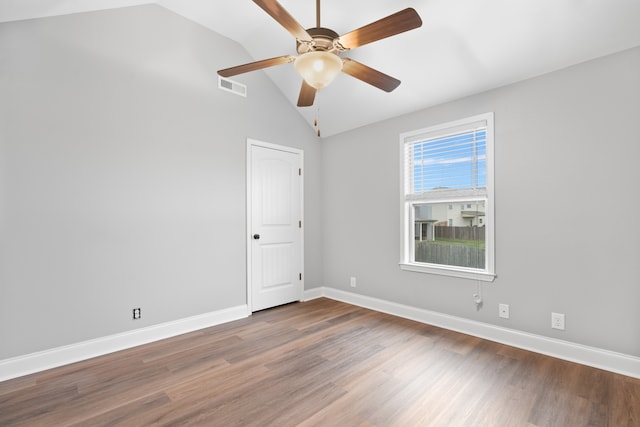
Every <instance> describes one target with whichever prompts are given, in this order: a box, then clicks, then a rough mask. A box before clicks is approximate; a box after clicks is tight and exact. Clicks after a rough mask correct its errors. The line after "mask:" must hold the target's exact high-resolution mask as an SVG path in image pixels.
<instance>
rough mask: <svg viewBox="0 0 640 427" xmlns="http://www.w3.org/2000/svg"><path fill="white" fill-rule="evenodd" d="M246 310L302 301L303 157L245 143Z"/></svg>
mask: <svg viewBox="0 0 640 427" xmlns="http://www.w3.org/2000/svg"><path fill="white" fill-rule="evenodd" d="M248 149H249V150H250V151H249V162H248V163H249V177H248V184H249V186H248V193H249V194H248V205H249V206H250V208H249V212H248V215H249V227H248V232H249V236H250V240H249V242H250V243H249V254H248V258H249V259H250V266H249V268H250V272H249V275H248V276H249V289H248V292H250V298H249V299H250V308H251V311H257V310H262V309H265V308H269V307H273V306H276V305H281V304H285V303H288V302H292V301H298V300H300V299H301V297H302V289H303V282H302V228H301V221H302V176H301V173H300V171H301V168H302V153H301V152H297V150H295V151H289V150H292V149H288V148H285V147H276V146H271V145H270V144H267V145H266V146H265V145H257V144H251V143H250V145H249V147H248Z"/></svg>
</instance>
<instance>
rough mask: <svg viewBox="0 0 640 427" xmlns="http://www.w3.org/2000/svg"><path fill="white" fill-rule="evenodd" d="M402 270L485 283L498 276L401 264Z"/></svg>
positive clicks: (462, 269)
mask: <svg viewBox="0 0 640 427" xmlns="http://www.w3.org/2000/svg"><path fill="white" fill-rule="evenodd" d="M400 269H401V270H406V271H415V272H418V273H428V274H438V275H441V276H450V277H460V278H463V279H471V280H481V281H483V282H493V280H494V279H495V278H496V275H495V274H493V273H487V272H485V271H478V270H472V269H465V268H456V269H453V268H445V267H435V266H430V265H429V266H427V265H423V264H410V263H400Z"/></svg>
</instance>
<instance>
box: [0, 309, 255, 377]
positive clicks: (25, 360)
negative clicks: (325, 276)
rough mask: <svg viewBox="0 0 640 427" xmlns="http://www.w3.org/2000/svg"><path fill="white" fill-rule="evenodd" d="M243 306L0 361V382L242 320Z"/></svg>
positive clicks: (247, 311)
mask: <svg viewBox="0 0 640 427" xmlns="http://www.w3.org/2000/svg"><path fill="white" fill-rule="evenodd" d="M249 314H250V313H249V309H248V307H247V306H246V305H239V306H237V307H230V308H227V309H224V310H219V311H213V312H210V313H205V314H201V315H198V316H192V317H187V318H185V319H180V320H176V321H173V322H167V323H161V324H159V325H153V326H149V327H146V328H141V329H135V330H132V331H127V332H123V333H120V334H115V335H109V336H106V337H101V338H96V339H93V340H89V341H83V342H79V343H76V344H71V345H66V346H63V347H57V348H53V349H50V350H45V351H40V352H37V353H31V354H27V355H24V356H18V357H14V358H11V359H5V360H0V381H5V380H9V379H11V378H17V377H21V376H23V375H28V374H32V373H34V372H40V371H44V370H47V369H51V368H56V367H58V366H63V365H68V364H70V363H75V362H79V361H82V360H87V359H90V358H92V357H97V356H102V355H105V354H109V353H113V352H115V351H120V350H124V349H127V348H131V347H136V346H138V345H142V344H148V343H150V342H154V341H158V340H161V339H165V338H171V337H174V336H176V335H181V334H186V333H188V332H193V331H197V330H199V329H204V328H208V327H210V326H215V325H219V324H221V323H226V322H230V321H232V320H238V319H242V318H245V317H247V316H248V315H249Z"/></svg>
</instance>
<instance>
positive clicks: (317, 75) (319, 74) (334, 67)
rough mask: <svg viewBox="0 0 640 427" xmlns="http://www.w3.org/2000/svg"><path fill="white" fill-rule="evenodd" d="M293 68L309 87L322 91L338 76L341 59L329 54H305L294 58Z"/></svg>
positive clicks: (323, 52) (322, 52) (317, 52)
mask: <svg viewBox="0 0 640 427" xmlns="http://www.w3.org/2000/svg"><path fill="white" fill-rule="evenodd" d="M294 66H295V67H296V70H297V71H298V73H299V74H300V75H301V76H302V78H303V79H304V81H305V82H307V84H308V85H309V86H311V87H314V88H316V89H322V88H323V87H326V86H328V85H329V84H330V83H331V82H332V81H333V79H334V78H335V77H336V76H337V75H338V74H340V72H341V71H342V59H340V57H339V56H338V55H336V54H335V53H331V52H326V51H314V52H307V53H303V54H302V55H300V56H298V57H297V58H296V60H295V62H294Z"/></svg>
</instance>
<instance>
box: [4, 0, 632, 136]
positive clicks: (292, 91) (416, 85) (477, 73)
mask: <svg viewBox="0 0 640 427" xmlns="http://www.w3.org/2000/svg"><path fill="white" fill-rule="evenodd" d="M279 2H280V4H281V5H282V6H283V7H284V8H286V10H288V11H289V13H290V14H291V15H293V17H294V18H295V19H296V20H297V21H298V22H299V23H300V24H302V26H303V27H306V28H310V27H314V26H315V22H316V16H315V12H316V5H315V1H314V0H279ZM147 3H156V4H158V5H161V6H163V7H165V8H167V9H169V10H171V11H173V12H175V13H177V14H179V15H182V16H184V17H186V18H188V19H190V20H192V21H195V22H197V23H199V24H201V25H203V26H205V27H208V28H210V29H212V30H213V31H215V32H217V33H219V34H222V35H224V36H226V37H228V38H230V39H232V40H235V41H236V42H238V43H239V44H241V45H242V46H243V47H244V48H245V49H246V51H247V52H248V53H249V55H250V56H251V57H252V58H253V59H254V60H260V59H265V58H271V57H275V56H280V55H289V54H290V55H295V54H296V50H295V41H294V39H293V37H292V36H291V35H290V34H289V33H288V32H287V31H286V30H285V29H284V28H283V27H282V26H281V25H280V24H278V23H277V22H276V21H275V20H274V19H273V18H271V17H270V16H269V15H267V14H266V13H265V12H264V11H263V10H262V9H260V8H259V7H258V6H257V5H255V4H254V3H253V2H252V1H250V0H216V1H211V0H157V1H143V0H0V22H6V21H14V20H21V19H30V18H39V17H46V16H55V15H63V14H69V13H77V12H86V11H92V10H100V9H109V8H114V7H124V6H132V5H139V4H147ZM407 7H413V8H414V9H416V11H417V12H418V13H419V14H420V16H421V18H422V21H423V25H422V27H420V28H418V29H416V30H412V31H409V32H406V33H403V34H400V35H397V36H394V37H390V38H388V39H384V40H381V41H378V42H374V43H371V44H369V45H366V46H363V47H360V48H358V49H355V50H353V51H350V52H347V53H345V54H343V56H346V57H350V58H353V59H355V60H357V61H359V62H361V63H364V64H366V65H368V66H370V67H373V68H375V69H377V70H379V71H382V72H384V73H385V74H389V75H391V76H393V77H395V78H397V79H399V80H401V81H402V84H401V85H400V86H399V87H398V88H397V89H396V90H395V91H393V92H391V93H386V92H383V91H381V90H379V89H376V88H374V87H372V86H370V85H368V84H366V83H363V82H361V81H360V80H356V79H354V78H352V77H350V76H348V75H346V74H341V75H339V76H338V77H337V78H336V80H335V81H334V82H333V83H332V84H331V85H330V86H328V87H327V88H324V89H322V90H321V91H320V92H319V93H318V96H317V97H316V103H315V105H314V106H312V107H304V108H298V107H295V108H296V109H297V110H298V111H299V112H300V114H301V115H302V116H303V117H304V118H305V120H307V122H308V123H309V124H310V126H312V122H313V119H314V117H315V116H316V114H318V113H319V114H320V117H321V120H322V132H323V136H330V135H333V134H336V133H340V132H344V131H347V130H350V129H354V128H357V127H360V126H364V125H366V124H369V123H373V122H376V121H380V120H384V119H386V118H390V117H395V116H399V115H402V114H405V113H408V112H411V111H416V110H419V109H423V108H426V107H429V106H433V105H436V104H440V103H443V102H446V101H450V100H454V99H457V98H461V97H464V96H467V95H471V94H474V93H479V92H483V91H486V90H489V89H492V88H495V87H499V86H503V85H506V84H510V83H514V82H517V81H520V80H524V79H527V78H531V77H534V76H538V75H541V74H544V73H548V72H551V71H554V70H558V69H561V68H565V67H568V66H571V65H574V64H577V63H580V62H584V61H587V60H590V59H594V58H597V57H600V56H604V55H608V54H611V53H615V52H618V51H621V50H625V49H628V48H632V47H635V46H640V25H639V24H638V23H639V22H640V1H638V0H519V1H514V0H483V1H478V0H369V1H345V0H323V1H322V4H321V11H322V13H321V18H322V26H324V27H328V28H331V29H333V30H334V31H336V32H337V33H338V34H344V33H346V32H348V31H351V30H353V29H356V28H359V27H361V26H363V25H366V24H368V23H370V22H372V21H375V20H377V19H380V18H383V17H385V16H387V15H390V14H392V13H394V12H397V11H399V10H401V9H404V8H407ZM212 54H214V53H213V52H212ZM222 62H224V61H222ZM234 65H238V64H235V63H229V64H225V66H229V67H231V66H234ZM215 71H216V70H212V78H216V76H215ZM257 72H265V73H267V75H268V76H269V78H271V80H273V82H274V83H275V84H276V85H277V87H278V88H279V89H280V90H281V91H282V93H283V95H284V96H285V97H286V98H287V99H288V100H289V101H290V102H291V104H292V105H294V106H295V105H296V102H297V99H298V93H299V91H300V84H301V80H300V77H299V76H298V75H297V73H296V72H295V69H294V67H293V65H292V64H285V65H281V66H278V67H274V68H270V69H268V70H265V71H257ZM233 80H236V81H238V82H241V83H242V82H243V76H242V75H238V76H235V77H233ZM585 90H588V88H585Z"/></svg>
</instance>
